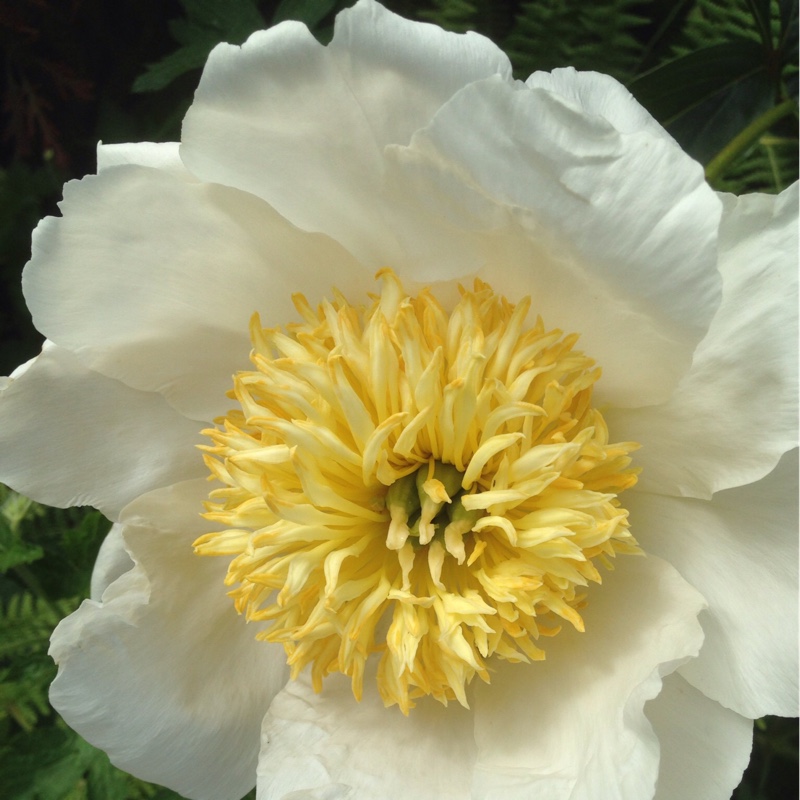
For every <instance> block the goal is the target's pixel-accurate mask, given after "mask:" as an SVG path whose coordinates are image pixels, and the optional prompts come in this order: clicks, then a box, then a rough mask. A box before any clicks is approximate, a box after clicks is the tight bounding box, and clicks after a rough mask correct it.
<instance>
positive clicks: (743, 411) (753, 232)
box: [606, 184, 797, 498]
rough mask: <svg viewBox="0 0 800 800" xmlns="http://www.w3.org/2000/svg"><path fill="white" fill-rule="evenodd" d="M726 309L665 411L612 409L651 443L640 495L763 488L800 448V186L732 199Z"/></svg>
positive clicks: (629, 431)
mask: <svg viewBox="0 0 800 800" xmlns="http://www.w3.org/2000/svg"><path fill="white" fill-rule="evenodd" d="M724 200H725V215H724V219H723V223H722V229H721V233H720V270H721V271H722V275H723V287H724V288H723V300H722V306H721V307H720V310H719V312H718V314H717V316H716V317H715V318H714V321H713V322H712V324H711V328H710V330H709V332H708V336H707V337H706V339H705V340H704V341H703V342H702V343H701V344H700V346H699V347H698V349H697V354H696V356H695V361H694V363H693V365H692V369H691V371H690V372H689V373H688V374H687V375H686V377H685V378H684V380H683V381H682V382H681V384H680V386H679V387H678V390H677V392H676V393H675V396H674V397H673V398H672V399H671V400H670V401H669V402H668V403H666V404H665V405H662V406H658V407H654V408H643V409H637V410H635V411H628V410H625V411H617V410H614V409H612V410H610V411H609V412H608V414H607V415H606V419H607V422H608V425H609V429H610V430H612V431H613V436H614V437H615V438H616V439H617V440H619V439H625V440H631V439H632V440H634V441H638V442H641V443H642V445H643V447H642V449H641V451H640V452H639V453H637V461H638V463H639V464H641V465H642V466H643V467H644V471H643V472H642V476H641V479H640V483H639V487H640V488H642V489H647V490H648V491H653V492H658V493H661V494H680V495H688V496H690V497H702V498H708V497H710V496H711V494H712V493H713V492H716V491H719V490H720V489H727V488H730V487H732V486H741V485H744V484H746V483H750V482H752V481H754V480H758V479H759V478H761V477H762V476H764V475H766V474H767V473H768V472H769V471H770V470H771V469H772V468H773V467H774V466H775V464H777V463H778V459H779V458H780V457H781V455H782V454H783V453H785V452H786V451H787V450H789V449H790V448H792V447H794V446H795V445H796V443H797V184H795V185H794V186H792V187H791V188H790V189H787V190H786V191H785V192H783V193H782V194H781V195H780V196H779V197H777V198H776V197H773V196H770V195H757V194H753V195H745V196H743V197H739V198H735V197H733V196H731V195H727V196H725V197H724Z"/></svg>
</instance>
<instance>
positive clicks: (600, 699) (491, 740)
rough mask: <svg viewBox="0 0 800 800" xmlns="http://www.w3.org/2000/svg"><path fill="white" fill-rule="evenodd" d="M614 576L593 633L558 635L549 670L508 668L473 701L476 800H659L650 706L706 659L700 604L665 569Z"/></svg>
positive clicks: (634, 563) (593, 605)
mask: <svg viewBox="0 0 800 800" xmlns="http://www.w3.org/2000/svg"><path fill="white" fill-rule="evenodd" d="M616 567H617V568H616V570H615V571H614V572H613V573H611V574H607V575H604V578H603V585H602V586H599V587H593V588H592V589H591V590H590V593H589V604H588V606H587V608H586V609H585V611H584V612H582V615H583V617H584V620H585V623H586V632H585V633H583V634H580V633H578V632H577V631H575V630H572V629H570V630H564V631H562V632H561V633H560V634H559V635H558V636H556V637H555V638H553V639H552V640H548V641H545V642H544V644H543V646H544V647H545V648H546V652H547V659H546V660H545V661H543V662H539V663H535V664H530V665H521V664H520V665H501V666H499V667H498V669H497V671H496V673H495V674H494V675H493V676H492V683H491V684H490V685H488V686H484V685H480V686H478V687H477V689H476V690H475V737H476V741H477V744H478V760H477V765H476V768H475V773H474V784H473V789H472V795H471V796H472V798H473V800H530V798H533V797H536V798H542V800H597V798H598V797H600V796H602V798H603V800H645V799H646V798H650V797H652V796H653V791H654V789H655V783H656V776H657V772H658V742H657V739H656V737H655V735H654V733H653V731H652V729H651V727H650V725H649V723H648V722H647V720H646V718H645V716H644V713H643V708H644V704H645V702H646V701H647V700H650V699H652V698H653V697H654V696H656V695H657V694H658V692H659V690H660V688H661V679H662V677H663V676H664V675H666V674H669V673H671V672H672V671H673V670H674V669H675V667H676V666H677V665H678V664H680V663H682V662H683V661H685V660H686V659H687V658H689V657H691V656H692V655H694V654H695V653H697V651H698V649H699V648H700V644H701V642H702V631H701V629H700V625H699V623H698V622H697V619H696V617H697V614H698V612H699V611H700V609H701V608H702V606H703V600H702V598H701V597H700V595H699V594H698V593H697V592H696V591H695V590H694V589H692V587H691V586H689V585H688V584H687V583H686V582H685V581H684V580H683V579H682V578H681V577H680V576H679V575H678V573H677V572H676V571H675V570H674V569H673V568H672V567H671V566H670V565H669V564H667V563H666V562H664V561H661V560H660V559H658V558H653V557H649V556H648V557H647V558H632V557H624V558H620V559H617V562H616ZM599 787H602V789H600V788H599Z"/></svg>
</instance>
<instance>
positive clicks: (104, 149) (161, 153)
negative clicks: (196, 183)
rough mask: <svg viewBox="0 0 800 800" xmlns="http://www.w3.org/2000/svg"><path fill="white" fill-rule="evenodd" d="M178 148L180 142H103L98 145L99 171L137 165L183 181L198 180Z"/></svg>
mask: <svg viewBox="0 0 800 800" xmlns="http://www.w3.org/2000/svg"><path fill="white" fill-rule="evenodd" d="M178 146H179V145H178V142H126V143H124V144H103V143H102V142H101V143H100V144H98V145H97V171H98V172H102V171H103V170H106V169H110V168H111V167H121V166H125V165H131V164H135V165H137V166H140V167H153V169H160V170H163V171H164V172H170V173H172V174H173V175H175V176H176V177H179V178H181V179H183V180H196V178H195V177H194V176H193V175H192V174H191V172H189V170H187V169H186V167H184V166H183V162H182V161H181V157H180V153H179V152H178Z"/></svg>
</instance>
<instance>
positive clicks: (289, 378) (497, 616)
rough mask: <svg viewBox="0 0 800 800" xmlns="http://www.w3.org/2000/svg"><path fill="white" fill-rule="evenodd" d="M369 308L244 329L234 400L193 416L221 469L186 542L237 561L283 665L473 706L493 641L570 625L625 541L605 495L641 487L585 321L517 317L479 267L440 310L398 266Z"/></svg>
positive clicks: (240, 592)
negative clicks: (214, 423) (611, 430)
mask: <svg viewBox="0 0 800 800" xmlns="http://www.w3.org/2000/svg"><path fill="white" fill-rule="evenodd" d="M378 275H379V277H380V278H382V288H381V293H380V296H379V297H378V298H377V299H376V300H375V302H374V304H373V306H372V307H371V308H369V309H365V308H361V307H353V306H351V305H349V304H348V303H347V302H346V300H345V299H344V298H343V297H341V296H339V295H336V296H335V300H334V301H333V302H324V303H323V304H322V305H321V306H320V307H319V308H318V309H317V311H316V312H315V311H313V310H312V309H311V307H310V306H309V304H308V303H307V301H306V300H305V298H303V297H301V296H297V297H295V298H294V299H295V305H296V307H297V309H298V312H299V313H300V316H301V317H302V319H303V320H304V321H303V322H301V323H298V324H295V325H290V326H288V327H287V329H286V330H284V331H282V330H279V329H263V328H262V327H261V323H260V321H259V319H258V317H257V316H255V317H254V318H253V321H252V324H251V335H252V340H253V352H252V357H251V358H252V362H253V365H254V369H253V370H252V371H248V372H240V373H239V374H238V375H236V377H235V379H234V389H233V393H232V397H235V399H236V400H237V401H238V404H239V406H240V410H236V411H231V412H230V413H229V414H228V415H227V417H225V418H224V419H221V420H218V424H219V428H216V429H213V430H209V431H206V432H205V433H206V434H207V435H208V436H209V437H210V438H211V439H212V441H213V445H211V446H208V447H206V448H204V449H205V450H207V451H208V452H207V456H206V458H207V462H208V465H209V467H210V469H211V472H212V474H213V476H214V477H216V478H217V479H219V480H220V481H222V483H223V484H225V486H224V488H221V489H216V490H214V491H213V492H212V493H211V501H210V502H209V503H208V504H207V512H206V514H205V516H206V517H207V518H208V519H210V520H213V521H214V522H217V523H219V524H220V525H221V526H224V528H225V530H222V531H220V532H218V533H212V534H208V535H206V536H203V537H201V538H200V539H198V540H197V542H195V548H196V550H197V552H198V553H200V554H202V555H223V556H226V557H228V558H230V557H232V556H233V560H232V561H231V564H230V567H229V570H228V577H227V583H228V585H230V586H234V587H235V588H234V589H233V590H232V591H231V595H232V597H233V598H234V601H235V605H236V608H237V609H238V611H239V612H241V613H244V614H246V616H247V618H248V619H251V620H269V621H270V622H271V624H270V625H269V626H267V627H265V628H264V629H263V630H262V632H261V633H259V637H260V638H263V639H266V640H269V641H272V642H280V643H282V644H283V646H284V647H285V649H286V653H287V657H288V663H289V664H290V665H291V669H292V675H293V677H296V676H297V675H298V674H299V673H300V671H301V670H302V669H304V668H305V667H307V666H310V668H311V675H312V678H313V683H314V687H315V689H316V690H317V691H319V690H321V688H322V680H323V678H324V677H325V676H326V675H328V674H330V673H331V672H342V673H344V674H346V675H348V676H350V678H351V680H352V685H353V693H354V694H355V696H356V697H357V698H360V696H361V693H362V683H363V676H364V671H365V665H366V662H367V659H368V658H369V657H370V656H372V655H373V654H379V655H377V656H376V658H379V659H380V662H379V665H378V687H379V690H380V693H381V695H382V697H383V700H384V702H385V703H386V705H392V704H397V705H398V706H399V707H400V709H401V710H402V711H403V713H408V710H409V708H411V707H413V705H414V703H413V700H414V698H417V697H420V696H422V695H428V694H429V695H432V696H433V697H435V698H436V699H437V700H440V701H441V702H442V703H445V704H446V703H447V701H448V700H451V699H457V700H458V701H459V702H460V703H462V704H463V705H466V704H467V699H466V693H465V689H466V685H467V684H468V683H469V682H470V681H471V680H472V678H473V677H474V676H475V675H476V674H477V675H479V676H480V677H481V678H482V679H483V680H485V681H488V680H489V666H488V664H487V661H488V659H489V658H490V657H491V656H495V657H499V658H503V659H507V660H510V661H529V660H536V659H542V658H544V652H543V651H542V650H540V649H539V648H538V647H537V646H536V645H535V644H534V641H535V640H536V639H538V638H539V636H540V635H546V636H550V635H553V634H555V633H557V631H558V629H559V626H558V624H557V623H558V620H559V619H563V620H567V621H568V622H569V623H570V624H572V625H573V626H574V627H576V628H577V629H579V630H582V629H583V621H582V619H581V616H580V614H579V609H580V608H581V606H582V605H583V604H584V602H585V596H584V593H583V591H582V587H585V586H586V585H587V584H588V583H589V581H596V582H600V580H601V578H600V574H599V572H598V570H597V567H596V566H595V563H594V561H595V560H596V561H599V562H600V563H603V564H605V565H606V566H610V564H609V561H608V557H610V556H614V555H616V554H617V553H638V552H639V549H638V547H637V546H636V542H635V541H634V539H633V538H632V536H631V534H630V533H629V531H628V522H627V512H626V511H625V510H624V509H623V508H621V507H620V505H619V502H618V500H617V495H618V494H619V493H620V492H622V491H623V490H625V489H627V488H629V487H630V486H632V485H633V484H634V483H635V482H636V477H635V471H634V470H632V469H631V468H630V458H629V453H630V452H631V451H632V450H634V449H635V448H636V445H635V444H633V443H630V442H625V443H621V444H609V441H608V431H607V429H606V425H605V423H604V421H603V418H602V416H601V415H600V414H599V413H598V411H596V410H595V409H593V408H592V407H591V404H590V401H591V394H592V389H593V385H594V383H595V381H596V380H597V379H598V377H599V376H600V370H599V369H598V368H597V367H595V365H594V362H593V361H592V360H591V359H589V358H587V357H586V356H585V355H583V354H582V353H580V352H577V351H575V350H574V349H573V346H574V344H575V342H576V341H577V338H578V337H577V335H574V334H573V335H569V336H563V335H562V333H561V332H560V331H549V332H548V331H545V329H544V326H543V324H542V321H541V319H539V320H537V322H536V324H535V325H534V326H533V327H531V328H525V326H524V319H525V315H526V313H527V310H528V307H529V305H530V302H529V301H528V300H525V301H524V302H522V303H520V304H519V305H517V306H513V305H511V304H510V303H508V302H507V301H506V300H505V299H503V298H500V297H497V296H496V295H495V294H494V293H493V292H492V290H491V288H490V287H489V286H487V285H486V284H483V283H481V282H479V281H476V283H475V287H474V289H473V291H466V290H463V289H462V290H461V299H460V302H459V303H458V305H457V306H456V307H455V309H454V310H453V312H452V313H451V314H449V315H448V314H447V313H446V312H445V310H444V309H443V308H442V307H441V305H439V303H438V302H437V301H436V300H435V298H434V297H433V296H432V295H431V294H430V292H428V291H427V290H426V291H423V292H422V293H420V294H419V295H418V296H416V297H408V296H406V294H405V292H404V291H403V288H402V286H401V284H400V282H399V280H398V279H397V277H396V276H395V275H394V273H393V272H391V270H382V271H381V272H380V273H378Z"/></svg>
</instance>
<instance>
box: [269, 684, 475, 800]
mask: <svg viewBox="0 0 800 800" xmlns="http://www.w3.org/2000/svg"><path fill="white" fill-rule="evenodd" d="M371 681H374V677H373V676H369V677H368V678H367V679H366V680H365V689H364V698H363V700H362V701H361V702H360V703H358V702H356V700H355V699H354V698H353V693H352V690H351V688H350V679H349V678H344V677H343V676H341V675H334V676H331V677H329V678H326V680H325V684H324V686H323V690H322V693H321V694H314V691H313V690H312V689H311V687H310V685H309V681H308V679H307V678H306V677H305V676H301V677H300V679H299V680H297V681H290V682H289V684H287V686H286V688H285V689H284V690H283V691H282V692H281V693H280V694H279V695H278V696H277V697H276V698H275V700H274V701H273V703H272V706H271V707H270V709H269V713H268V714H267V716H266V717H265V718H264V726H263V729H262V733H261V758H260V760H259V764H258V800H283V799H284V798H285V799H286V800H289V798H292V800H295V799H296V798H297V799H299V798H326V800H334V798H335V799H336V800H339V798H342V800H343V799H344V798H364V799H365V800H366V799H367V798H380V799H381V800H422V799H423V798H436V800H463V798H465V797H468V796H469V779H470V767H471V765H472V762H473V761H474V758H475V742H474V740H473V738H472V719H471V714H470V712H469V711H467V710H466V709H464V708H462V707H461V706H459V705H457V704H455V703H453V704H451V705H450V706H448V707H447V708H445V707H444V706H442V705H440V704H439V703H437V702H436V701H434V700H431V699H430V698H424V699H422V700H420V701H418V704H417V707H416V708H414V709H412V710H411V712H410V714H409V716H408V717H404V716H403V715H402V714H401V713H400V712H399V711H398V710H397V708H389V709H387V708H384V706H383V703H382V701H381V700H380V698H379V696H378V693H377V691H376V690H375V687H374V685H373V684H372V683H371Z"/></svg>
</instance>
